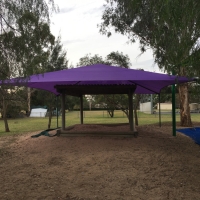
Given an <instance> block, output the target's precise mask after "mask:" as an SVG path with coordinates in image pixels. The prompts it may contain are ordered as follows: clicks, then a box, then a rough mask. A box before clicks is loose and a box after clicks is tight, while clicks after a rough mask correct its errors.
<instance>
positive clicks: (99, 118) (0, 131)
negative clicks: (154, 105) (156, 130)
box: [0, 110, 200, 136]
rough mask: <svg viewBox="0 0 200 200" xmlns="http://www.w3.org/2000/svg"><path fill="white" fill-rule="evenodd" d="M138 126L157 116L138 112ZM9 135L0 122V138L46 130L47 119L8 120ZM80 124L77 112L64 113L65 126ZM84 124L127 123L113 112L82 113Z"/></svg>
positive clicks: (54, 124)
mask: <svg viewBox="0 0 200 200" xmlns="http://www.w3.org/2000/svg"><path fill="white" fill-rule="evenodd" d="M191 117H192V121H194V122H195V121H199V120H200V114H197V113H192V114H191ZM138 119H139V125H145V124H155V123H158V122H159V115H158V114H145V113H141V112H138ZM176 119H177V122H178V121H180V116H179V114H177V115H176ZM171 121H172V117H171V114H163V115H161V122H171ZM8 123H9V128H10V131H11V132H9V133H5V132H4V122H3V120H2V119H1V120H0V136H3V135H16V134H23V133H27V132H34V131H40V130H45V129H47V125H48V117H44V118H33V117H32V118H30V117H28V118H16V119H8ZM79 123H80V114H79V111H72V112H67V113H66V126H71V125H74V124H79ZM84 123H85V124H104V123H107V124H110V123H128V119H127V117H126V115H125V114H124V113H123V112H122V111H119V110H118V111H115V114H114V117H113V118H110V117H109V116H108V114H107V112H106V111H84ZM58 126H59V127H60V126H61V116H59V118H58ZM56 127H57V118H56V117H53V118H52V124H51V128H56Z"/></svg>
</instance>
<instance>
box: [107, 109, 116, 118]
mask: <svg viewBox="0 0 200 200" xmlns="http://www.w3.org/2000/svg"><path fill="white" fill-rule="evenodd" d="M107 112H108V114H109V116H110V117H111V118H113V117H114V110H111V109H110V110H107Z"/></svg>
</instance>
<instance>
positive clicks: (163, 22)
mask: <svg viewBox="0 0 200 200" xmlns="http://www.w3.org/2000/svg"><path fill="white" fill-rule="evenodd" d="M199 7H200V2H199V1H190V0H186V1H184V2H183V1H182V0H168V1H163V0H131V1H126V0H108V1H107V4H106V6H105V10H104V13H103V16H102V20H103V22H102V23H101V24H100V26H99V27H100V32H101V33H103V34H107V35H108V36H110V35H111V32H110V27H114V28H115V31H116V32H119V33H121V34H123V35H127V36H128V38H129V40H130V41H131V42H134V41H135V40H137V39H138V40H139V41H140V48H141V51H142V52H144V51H146V49H147V48H151V49H152V50H153V55H154V58H155V63H157V64H158V66H159V67H160V68H162V69H164V70H165V71H166V72H168V73H170V74H172V73H173V74H177V75H181V76H194V72H195V73H196V74H198V75H199V74H200V70H199V69H198V61H199V59H200V46H199V37H200V12H199ZM179 96H180V117H181V125H182V126H191V125H192V122H191V117H190V110H189V102H188V85H187V84H186V83H185V84H180V85H179Z"/></svg>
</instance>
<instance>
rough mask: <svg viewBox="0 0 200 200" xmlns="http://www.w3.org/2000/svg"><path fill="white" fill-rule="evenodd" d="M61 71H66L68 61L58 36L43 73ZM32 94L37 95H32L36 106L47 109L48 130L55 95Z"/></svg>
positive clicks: (47, 93) (48, 93)
mask: <svg viewBox="0 0 200 200" xmlns="http://www.w3.org/2000/svg"><path fill="white" fill-rule="evenodd" d="M62 69H68V60H67V52H66V51H65V50H64V49H63V45H62V43H61V36H58V38H57V39H56V40H55V43H54V45H53V46H52V48H51V50H50V53H49V58H48V62H47V64H46V68H44V70H45V72H52V71H56V70H62ZM34 93H36V94H37V95H34V96H35V97H36V98H35V99H34V102H35V104H38V103H39V104H38V105H45V106H47V107H48V113H49V122H48V129H49V128H50V127H51V119H52V113H53V110H54V108H55V95H54V94H53V93H50V92H48V91H41V90H33V94H34ZM44 97H45V98H44ZM44 99H45V101H44Z"/></svg>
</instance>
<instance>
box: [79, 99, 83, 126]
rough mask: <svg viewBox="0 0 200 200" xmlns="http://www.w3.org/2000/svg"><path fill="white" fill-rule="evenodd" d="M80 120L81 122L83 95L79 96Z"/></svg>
mask: <svg viewBox="0 0 200 200" xmlns="http://www.w3.org/2000/svg"><path fill="white" fill-rule="evenodd" d="M80 122H81V124H83V95H81V96H80Z"/></svg>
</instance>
